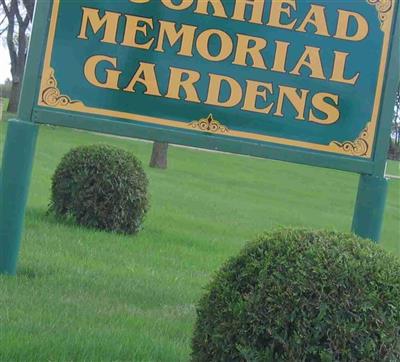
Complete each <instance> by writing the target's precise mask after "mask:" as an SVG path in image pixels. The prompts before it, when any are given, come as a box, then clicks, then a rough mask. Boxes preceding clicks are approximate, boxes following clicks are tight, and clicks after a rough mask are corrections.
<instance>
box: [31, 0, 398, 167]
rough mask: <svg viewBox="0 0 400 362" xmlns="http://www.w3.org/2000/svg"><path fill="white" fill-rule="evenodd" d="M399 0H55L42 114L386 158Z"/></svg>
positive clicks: (212, 143) (157, 132)
mask: <svg viewBox="0 0 400 362" xmlns="http://www.w3.org/2000/svg"><path fill="white" fill-rule="evenodd" d="M396 5H397V4H395V2H394V1H377V0H365V1H335V2H332V1H314V2H302V1H297V2H296V1H295V0H287V1H253V2H252V1H247V2H246V1H225V2H223V1H222V0H218V1H217V0H213V1H199V0H198V1H194V0H193V1H182V0H181V1H171V0H164V1H160V0H154V1H151V0H149V1H144V0H125V1H103V0H102V1H93V0H82V1H68V0H54V1H53V3H52V7H51V10H50V14H49V18H50V25H49V28H48V36H47V39H46V45H45V48H44V49H45V51H44V60H43V67H42V78H41V83H40V87H39V92H38V95H37V104H36V105H35V112H36V113H37V119H38V121H39V122H43V121H44V122H46V123H47V122H48V118H49V117H42V116H41V114H42V113H43V112H49V111H50V112H51V111H57V112H62V113H65V114H69V115H71V114H74V122H75V123H76V127H84V128H85V127H86V126H85V124H84V123H87V122H91V121H89V120H86V119H85V120H83V122H79V118H80V115H85V117H93V118H95V119H96V120H98V121H99V126H100V128H101V124H103V126H104V127H107V126H106V124H107V123H110V122H114V123H115V122H118V123H119V124H120V125H121V126H122V127H123V126H124V125H138V126H141V127H149V129H151V130H152V132H149V134H148V137H149V138H154V137H156V138H158V139H160V140H163V139H164V137H163V131H164V130H166V129H169V130H173V133H174V134H176V135H177V137H176V139H174V138H172V139H171V137H168V141H171V142H174V143H181V142H182V141H181V140H180V139H181V138H184V137H185V135H187V134H190V135H191V136H192V137H196V138H197V140H196V141H195V142H194V143H195V145H197V146H202V147H204V146H205V147H207V148H208V147H212V148H221V149H223V148H224V147H223V146H222V145H220V144H219V143H220V141H222V140H229V141H230V142H238V145H240V144H241V142H243V141H246V142H247V143H249V144H252V145H256V146H258V145H260V144H261V145H265V146H268V147H270V148H273V147H274V146H280V147H282V146H283V147H284V148H283V149H285V150H287V151H288V152H289V154H290V153H293V152H298V151H299V150H301V151H307V150H311V151H313V154H315V152H317V153H318V154H320V155H321V157H322V158H326V157H325V156H327V158H330V159H332V157H336V156H339V155H340V156H344V157H346V158H349V159H354V158H356V159H358V160H359V159H363V160H368V161H373V160H374V153H375V150H376V144H377V142H376V141H377V140H378V137H377V136H379V125H380V119H379V116H380V114H381V106H382V97H383V94H384V90H385V88H384V86H385V76H386V75H387V70H388V65H389V60H390V55H391V45H392V40H393V39H394V38H393V30H394V20H395V16H394V15H395V10H396ZM109 127H110V128H113V127H112V126H109ZM106 131H107V130H106ZM111 131H112V130H111ZM133 135H134V131H133ZM210 135H212V136H213V137H212V140H210ZM138 136H141V135H140V134H139V135H138ZM385 136H386V135H385ZM204 139H207V144H206V145H202V144H201V142H202V140H204ZM183 143H191V142H190V141H189V142H185V141H184V142H183ZM199 143H200V144H199ZM232 147H234V146H232ZM240 148H241V149H242V147H240ZM241 149H240V150H237V151H238V152H242V150H241ZM281 149H282V148H281ZM234 151H235V150H234ZM244 153H248V152H246V151H244ZM265 156H267V157H268V156H269V155H268V151H266V152H265ZM271 156H272V157H277V158H281V157H282V156H279V155H277V156H275V155H271ZM289 157H290V156H289ZM303 157H304V162H307V158H308V156H307V153H304V155H303ZM334 167H337V168H341V167H340V165H339V164H337V165H336V166H334Z"/></svg>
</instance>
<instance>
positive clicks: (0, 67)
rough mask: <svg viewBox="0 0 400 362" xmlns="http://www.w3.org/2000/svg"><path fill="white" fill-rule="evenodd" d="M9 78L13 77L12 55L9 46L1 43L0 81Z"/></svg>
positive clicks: (2, 81)
mask: <svg viewBox="0 0 400 362" xmlns="http://www.w3.org/2000/svg"><path fill="white" fill-rule="evenodd" d="M7 78H11V74H10V57H9V56H8V51H7V48H6V47H5V46H4V45H3V44H1V43H0V83H4V81H5V80H6V79H7Z"/></svg>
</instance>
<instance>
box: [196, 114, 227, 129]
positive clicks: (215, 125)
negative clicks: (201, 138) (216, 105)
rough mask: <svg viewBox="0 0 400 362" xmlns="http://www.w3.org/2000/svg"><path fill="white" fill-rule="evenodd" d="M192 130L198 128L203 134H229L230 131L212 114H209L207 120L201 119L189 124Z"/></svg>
mask: <svg viewBox="0 0 400 362" xmlns="http://www.w3.org/2000/svg"><path fill="white" fill-rule="evenodd" d="M189 126H191V127H192V128H197V129H199V130H201V131H203V132H212V133H228V132H229V129H228V128H227V127H225V126H224V125H222V124H221V123H220V122H218V121H217V120H216V119H214V117H213V115H212V114H209V115H208V117H207V118H201V119H200V120H198V121H194V122H191V123H189Z"/></svg>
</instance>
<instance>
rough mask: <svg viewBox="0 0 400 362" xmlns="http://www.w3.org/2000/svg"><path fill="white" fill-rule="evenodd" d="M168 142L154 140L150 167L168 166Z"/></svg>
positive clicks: (164, 167) (163, 167)
mask: <svg viewBox="0 0 400 362" xmlns="http://www.w3.org/2000/svg"><path fill="white" fill-rule="evenodd" d="M167 155H168V143H165V142H154V143H153V152H152V154H151V160H150V167H153V168H162V169H166V168H167Z"/></svg>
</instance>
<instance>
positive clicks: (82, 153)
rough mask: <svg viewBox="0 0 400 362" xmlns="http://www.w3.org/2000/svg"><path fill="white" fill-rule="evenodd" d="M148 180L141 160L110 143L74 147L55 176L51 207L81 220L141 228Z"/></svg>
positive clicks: (125, 228) (103, 227)
mask: <svg viewBox="0 0 400 362" xmlns="http://www.w3.org/2000/svg"><path fill="white" fill-rule="evenodd" d="M147 186H148V180H147V177H146V174H145V172H144V171H143V168H142V165H141V163H140V161H139V160H138V159H137V158H136V157H134V156H133V155H132V154H130V153H129V152H127V151H125V150H122V149H118V148H115V147H111V146H106V145H92V146H82V147H77V148H75V149H72V150H71V151H70V152H68V153H67V154H66V155H65V156H64V157H63V159H62V160H61V162H60V164H59V165H58V167H57V169H56V171H55V173H54V175H53V179H52V188H51V202H50V212H52V213H54V214H55V215H56V216H57V217H59V218H69V219H72V220H74V221H75V222H76V223H78V224H79V225H84V226H88V227H93V228H97V229H101V230H107V231H115V232H119V233H127V234H131V233H135V232H137V231H138V230H139V229H140V227H141V224H142V221H143V218H144V216H145V214H146V212H147V209H148V205H149V201H148V194H147Z"/></svg>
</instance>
